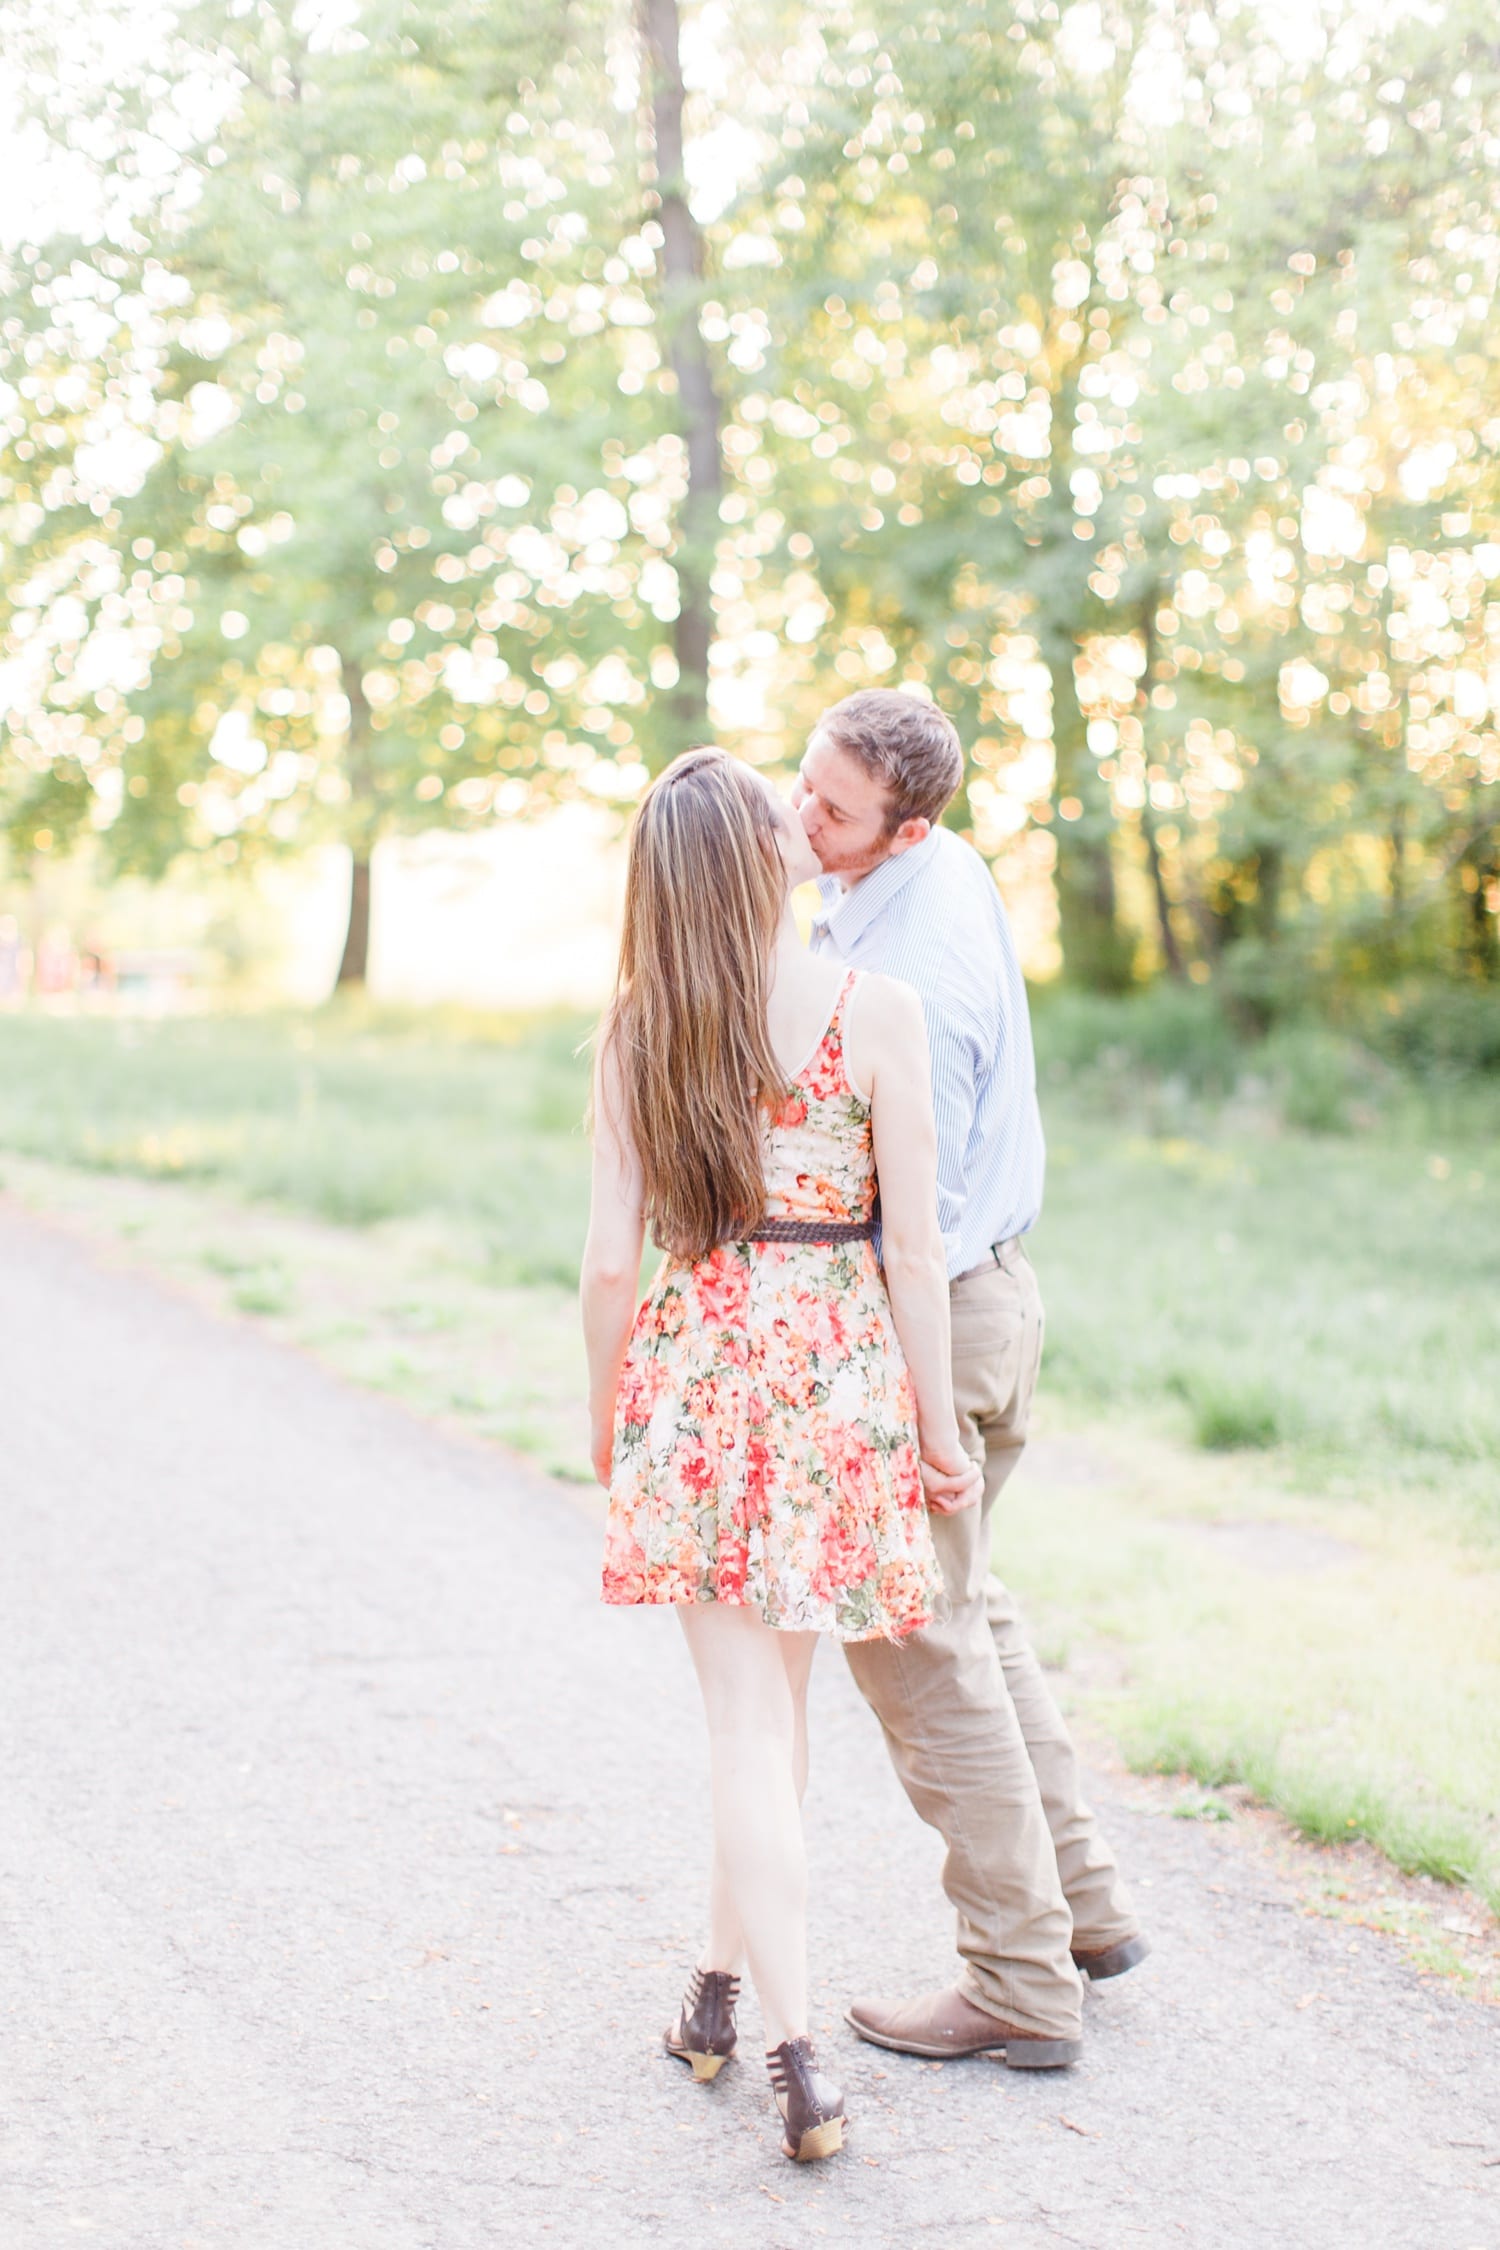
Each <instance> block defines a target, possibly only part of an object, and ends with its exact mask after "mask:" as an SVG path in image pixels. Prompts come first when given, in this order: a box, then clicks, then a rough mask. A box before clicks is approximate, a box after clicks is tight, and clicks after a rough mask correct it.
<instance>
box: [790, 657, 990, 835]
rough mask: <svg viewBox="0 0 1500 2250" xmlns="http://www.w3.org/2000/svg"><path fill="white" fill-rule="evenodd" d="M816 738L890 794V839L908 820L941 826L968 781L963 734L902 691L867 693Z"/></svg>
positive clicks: (835, 714)
mask: <svg viewBox="0 0 1500 2250" xmlns="http://www.w3.org/2000/svg"><path fill="white" fill-rule="evenodd" d="M814 731H815V732H816V733H818V734H821V735H822V736H823V737H824V739H825V740H826V741H827V742H829V743H831V744H832V745H833V747H834V749H836V750H842V751H844V752H845V753H846V754H847V755H848V756H849V757H851V758H857V759H858V761H859V763H860V764H861V765H862V766H863V767H864V769H865V772H866V773H867V774H870V775H872V776H873V778H874V779H875V780H877V781H882V782H884V784H885V786H886V788H887V789H888V790H889V792H890V798H891V802H890V809H889V811H888V813H887V815H886V834H887V835H891V834H893V833H894V832H895V830H896V829H898V828H899V827H900V826H901V823H902V821H903V820H936V819H937V817H938V814H939V813H940V812H941V811H942V809H943V807H944V805H946V804H947V802H948V800H949V798H950V797H951V796H952V795H953V793H954V791H955V790H956V789H957V788H958V785H959V783H960V782H961V781H962V780H963V777H964V753H963V745H962V744H961V742H960V741H959V739H958V729H957V727H956V726H955V725H954V724H953V721H952V720H951V719H950V718H949V717H948V716H947V714H946V713H945V712H942V711H940V710H939V709H938V707H937V705H936V704H935V703H925V702H923V700H922V698H921V697H920V696H916V695H905V694H903V693H902V691H901V690H900V689H899V688H862V689H861V690H860V692H859V693H858V694H857V695H846V696H845V697H844V700H843V702H842V703H835V704H834V706H833V709H832V710H831V711H825V712H824V713H823V716H822V718H821V719H819V721H818V724H817V727H816V729H815V730H814Z"/></svg>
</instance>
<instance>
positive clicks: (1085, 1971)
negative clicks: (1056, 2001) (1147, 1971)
mask: <svg viewBox="0 0 1500 2250" xmlns="http://www.w3.org/2000/svg"><path fill="white" fill-rule="evenodd" d="M1150 1951H1151V1940H1150V1939H1149V1938H1146V1937H1128V1938H1122V1939H1121V1941H1120V1943H1119V1944H1118V1945H1112V1946H1110V1947H1109V1949H1108V1950H1107V1952H1104V1953H1095V1954H1093V1955H1090V1954H1087V1953H1075V1954H1074V1956H1073V1966H1074V1968H1075V1969H1076V1970H1077V1971H1078V1974H1079V1975H1080V1976H1081V1977H1087V1978H1088V1980H1089V1982H1090V1984H1101V1983H1102V1982H1103V1981H1104V1979H1105V1978H1106V1977H1122V1976H1124V1974H1125V1972H1126V1970H1127V1969H1133V1968H1135V1967H1136V1965H1137V1964H1138V1963H1139V1962H1141V1961H1144V1960H1145V1958H1146V1955H1147V1954H1148V1953H1149V1952H1150Z"/></svg>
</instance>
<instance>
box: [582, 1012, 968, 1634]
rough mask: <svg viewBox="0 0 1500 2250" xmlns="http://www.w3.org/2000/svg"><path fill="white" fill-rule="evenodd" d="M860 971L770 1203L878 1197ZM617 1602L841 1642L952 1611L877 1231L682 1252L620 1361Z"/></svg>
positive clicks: (815, 1211)
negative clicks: (861, 1090) (852, 1050)
mask: <svg viewBox="0 0 1500 2250" xmlns="http://www.w3.org/2000/svg"><path fill="white" fill-rule="evenodd" d="M854 981H855V979H854V974H853V972H851V973H850V975H849V976H848V977H847V978H846V979H845V981H844V984H843V987H842V989H841V991H840V993H839V998H838V1002H837V1005H836V1007H835V1009H834V1013H833V1020H832V1022H831V1023H830V1024H829V1026H828V1029H827V1031H826V1032H825V1034H824V1036H823V1039H822V1041H821V1043H820V1045H819V1047H818V1050H817V1052H816V1054H814V1056H813V1057H812V1060H811V1061H810V1062H809V1063H808V1064H807V1065H806V1066H805V1068H804V1069H802V1070H801V1071H799V1072H798V1074H797V1077H796V1079H795V1081H794V1082H793V1085H792V1088H791V1089H790V1092H789V1094H788V1098H787V1100H786V1101H785V1103H784V1104H783V1105H782V1108H781V1110H780V1112H779V1113H778V1115H777V1117H776V1119H775V1122H774V1123H773V1124H772V1125H770V1126H769V1127H768V1129H767V1135H766V1166H765V1177H766V1211H767V1215H768V1216H770V1217H774V1218H785V1219H840V1220H858V1219H864V1218H867V1217H868V1216H869V1214H870V1212H871V1210H872V1209H873V1206H874V1200H875V1164H874V1154H873V1147H872V1138H871V1129H870V1107H869V1104H868V1102H866V1101H864V1100H863V1099H862V1098H861V1096H859V1095H858V1094H856V1093H855V1091H854V1089H853V1087H852V1086H851V1084H850V1083H849V1078H848V1073H847V1071H846V1070H845V1067H844V1047H843V1024H844V1014H845V1010H846V1008H847V1006H848V1001H849V994H850V991H851V990H852V988H853V985H854ZM604 1599H605V1600H606V1601H607V1602H614V1603H622V1604H637V1603H662V1602H715V1601H718V1602H733V1603H737V1604H748V1605H749V1606H751V1607H754V1608H756V1609H758V1610H759V1611H760V1614H761V1615H762V1616H763V1617H764V1618H766V1620H767V1621H768V1623H770V1624H772V1625H776V1626H781V1627H783V1628H785V1629H787V1630H789V1631H796V1632H806V1631H822V1632H829V1633H832V1634H834V1635H835V1636H836V1637H837V1638H839V1639H841V1640H871V1639H875V1638H877V1637H879V1636H882V1635H883V1636H885V1637H886V1638H888V1639H893V1640H894V1639H899V1638H901V1636H902V1635H904V1634H906V1633H910V1632H914V1631H916V1630H917V1629H918V1628H919V1627H920V1626H923V1625H926V1624H929V1623H930V1622H931V1620H932V1618H933V1616H934V1615H935V1614H936V1613H937V1611H938V1609H939V1607H940V1605H941V1603H942V1599H943V1595H942V1577H941V1573H940V1571H939V1568H938V1563H937V1558H936V1556H935V1554H934V1552H933V1546H932V1535H931V1531H930V1529H929V1526H928V1522H927V1511H926V1506H925V1503H924V1500H923V1496H922V1480H921V1474H920V1470H919V1467H918V1458H917V1430H916V1403H915V1399H914V1397H913V1394H912V1387H911V1378H910V1376H909V1374H908V1373H907V1369H906V1361H905V1358H904V1356H903V1354H902V1351H901V1345H900V1341H899V1339H898V1338H897V1335H896V1331H895V1326H894V1323H893V1321H892V1319H891V1309H890V1300H889V1298H888V1297H887V1295H886V1290H885V1283H884V1280H883V1278H882V1276H881V1272H880V1268H879V1267H878V1265H877V1264H876V1262H875V1255H874V1251H873V1250H872V1248H871V1246H870V1244H869V1243H868V1242H850V1243H841V1244H838V1245H828V1244H818V1243H800V1242H764V1243H747V1242H739V1243H726V1244H724V1245H722V1246H721V1247H720V1248H719V1249H717V1250H715V1251H713V1252H712V1253H711V1255H710V1256H708V1257H706V1258H700V1259H698V1260H697V1261H696V1262H695V1263H694V1264H691V1265H688V1264H685V1263H682V1262H681V1261H678V1260H674V1259H672V1258H667V1259H665V1260H664V1261H663V1263H662V1265H661V1267H660V1269H659V1270H658V1272H657V1275H656V1277H655V1280H654V1281H653V1283H652V1285H651V1288H650V1290H649V1291H648V1293H647V1295H646V1298H645V1301H644V1303H643V1304H642V1305H641V1308H640V1310H639V1312H638V1314H637V1316H636V1322H635V1327H634V1330H633V1332H632V1335H631V1340H630V1348H629V1351H628V1352H627V1354H626V1360H625V1368H624V1372H623V1373H622V1375H621V1378H620V1388H619V1394H618V1399H617V1404H616V1414H615V1451H614V1470H613V1475H612V1477H611V1481H610V1502H609V1519H608V1524H607V1527H606V1532H605V1552H604Z"/></svg>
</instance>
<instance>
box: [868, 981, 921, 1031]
mask: <svg viewBox="0 0 1500 2250" xmlns="http://www.w3.org/2000/svg"><path fill="white" fill-rule="evenodd" d="M860 984H861V987H862V990H861V995H860V1005H861V1009H862V1012H863V1014H864V1017H865V1021H866V1022H867V1023H871V1024H873V1025H874V1026H875V1027H876V1028H877V1029H884V1030H887V1031H890V1032H892V1033H894V1034H896V1035H897V1036H898V1037H899V1036H900V1035H902V1034H903V1033H906V1034H910V1033H912V1032H914V1031H915V1030H917V1029H918V1028H920V1026H921V1022H922V1003H921V1001H920V1000H919V999H918V997H917V994H916V991H915V989H914V987H913V986H911V985H909V984H906V983H904V982H903V981H902V979H901V978H900V977H888V976H886V975H885V973H884V972H883V971H882V970H880V969H865V970H863V971H862V972H861V975H860Z"/></svg>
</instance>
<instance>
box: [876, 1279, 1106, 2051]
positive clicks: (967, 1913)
mask: <svg viewBox="0 0 1500 2250" xmlns="http://www.w3.org/2000/svg"><path fill="white" fill-rule="evenodd" d="M951 1306H952V1320H953V1394H954V1402H955V1404H956V1405H957V1408H958V1416H959V1426H960V1429H961V1430H962V1432H963V1437H964V1443H965V1446H966V1447H967V1449H968V1451H969V1452H970V1453H972V1454H973V1456H974V1458H975V1460H977V1461H980V1462H982V1464H983V1467H984V1500H983V1503H982V1505H981V1506H980V1507H977V1508H967V1509H965V1510H964V1511H963V1512H962V1514H960V1515H956V1516H943V1515H934V1516H933V1518H932V1533H933V1539H934V1542H935V1544H936V1547H937V1551H938V1558H939V1560H940V1562H941V1563H942V1566H943V1576H944V1579H945V1580H946V1582H947V1587H948V1596H949V1600H950V1602H951V1604H952V1612H951V1615H950V1616H949V1617H948V1618H946V1619H945V1620H943V1621H942V1622H940V1623H938V1624H935V1625H930V1626H929V1627H928V1628H927V1630H926V1631H925V1632H922V1633H915V1634H913V1635H912V1636H911V1638H910V1639H909V1640H906V1641H901V1642H891V1641H856V1642H853V1643H851V1644H850V1645H849V1646H848V1647H847V1648H846V1650H845V1654H846V1655H847V1657H848V1659H849V1667H850V1670H851V1671H852V1672H853V1674H854V1677H855V1680H856V1682H857V1683H858V1686H859V1689H860V1692H861V1693H862V1694H863V1696H864V1698H865V1700H866V1702H867V1703H868V1704H869V1705H870V1706H871V1708H872V1709H873V1711H874V1712H875V1714H876V1716H877V1717H878V1719H879V1720H880V1723H881V1726H882V1727H883V1728H884V1730H885V1739H886V1746H887V1748H888V1749H889V1751H890V1754H891V1760H892V1763H893V1764H894V1766H895V1768H896V1772H897V1774H898V1775H899V1776H900V1779H901V1783H902V1786H903V1788H904V1789H905V1790H906V1793H907V1795H908V1797H910V1799H911V1801H912V1804H913V1806H914V1807H915V1809H916V1810H917V1812H918V1813H920V1815H921V1817H922V1818H923V1820H925V1821H926V1822H927V1823H928V1825H929V1826H930V1827H933V1828H936V1829H937V1830H938V1832H939V1834H940V1835H941V1836H942V1838H943V1840H944V1842H945V1843H946V1844H947V1847H948V1856H947V1859H946V1861H945V1863H944V1867H943V1886H944V1888H945V1890H946V1891H947V1893H948V1896H949V1898H950V1899H951V1900H952V1902H953V1904H954V1907H955V1908H956V1909H957V1913H958V1950H959V1952H960V1953H961V1954H962V1956H963V1960H964V1974H963V1977H962V1980H961V1982H962V1986H963V1989H964V1990H965V1992H966V1993H967V1994H968V1996H969V1997H970V1999H972V2000H974V2001H976V2002H977V2003H978V2004H979V2005H980V2006H981V2007H985V2008H988V2009H989V2010H990V2011H991V2013H992V2014H995V2015H999V2016H1003V2017H1004V2018H1005V2020H1006V2022H1007V2023H1011V2024H1014V2025H1015V2027H1016V2029H1017V2030H1019V2031H1033V2032H1038V2033H1041V2034H1044V2035H1046V2036H1048V2037H1051V2038H1076V2037H1077V2035H1078V2030H1079V2019H1080V1998H1081V1988H1080V1984H1079V1979H1078V1974H1077V1971H1076V1970H1075V1969H1074V1967H1073V1963H1072V1959H1071V1957H1070V1953H1069V1948H1070V1946H1071V1945H1073V1944H1076V1945H1077V1946H1078V1947H1079V1949H1080V1950H1081V1951H1090V1952H1091V1951H1094V1950H1096V1949H1100V1948H1103V1947H1105V1946H1108V1945H1115V1944H1117V1943H1118V1942H1119V1941H1120V1939H1122V1938H1124V1937H1128V1936H1130V1935H1131V1934H1132V1933H1133V1931H1134V1930H1135V1927H1136V1923H1135V1918H1134V1915H1133V1914H1132V1912H1131V1909H1130V1902H1129V1900H1128V1898H1127V1897H1126V1894H1125V1891H1124V1888H1123V1886H1122V1885H1121V1883H1120V1879H1119V1875H1118V1873H1117V1871H1116V1868H1115V1863H1114V1860H1113V1858H1112V1857H1111V1855H1110V1852H1109V1849H1108V1846H1107V1845H1106V1844H1105V1843H1104V1840H1103V1838H1102V1837H1101V1836H1100V1834H1099V1831H1098V1829H1097V1827H1096V1826H1095V1824H1094V1816H1093V1814H1092V1813H1091V1812H1090V1811H1089V1808H1088V1806H1087V1805H1086V1804H1085V1803H1084V1802H1083V1799H1082V1797H1081V1796H1080V1795H1079V1782H1078V1761H1077V1757H1076V1754H1075V1752H1074V1749H1073V1745H1072V1742H1071V1740H1070V1739H1069V1735H1068V1730H1067V1727H1066V1726H1065V1724H1064V1723H1063V1718H1062V1714H1061V1713H1060V1712H1059V1710H1058V1708H1057V1705H1056V1704H1055V1703H1054V1701H1053V1699H1052V1695H1051V1691H1050V1690H1049V1688H1048V1686H1047V1683H1046V1680H1045V1678H1044V1677H1043V1674H1042V1669H1041V1666H1040V1665H1039V1664H1038V1662H1037V1660H1036V1658H1035V1656H1034V1655H1033V1654H1032V1652H1031V1649H1030V1647H1029V1645H1028V1643H1027V1640H1026V1634H1025V1630H1024V1627H1023V1625H1022V1622H1021V1616H1020V1612H1019V1610H1018V1609H1017V1606H1016V1603H1015V1600H1014V1598H1013V1597H1012V1596H1011V1595H1010V1594H1009V1593H1008V1592H1007V1591H1006V1589H1005V1587H1004V1586H1002V1585H1001V1583H1000V1581H999V1579H997V1578H996V1577H994V1576H993V1574H992V1573H991V1571H990V1568H989V1554H990V1534H991V1528H992V1526H991V1516H992V1512H993V1509H994V1505H995V1501H996V1498H997V1496H998V1494H999V1492H1000V1489H1001V1487H1002V1486H1003V1485H1004V1483H1005V1480H1006V1478H1007V1477H1008V1476H1009V1475H1010V1473H1011V1470H1012V1469H1013V1468H1014V1467H1015V1465H1016V1463H1017V1461H1018V1460H1019V1459H1020V1457H1021V1452H1022V1449H1023V1447H1024V1445H1025V1443H1026V1429H1027V1423H1028V1420H1029V1417H1030V1413H1031V1401H1032V1397H1033V1395H1034V1393H1035V1390H1036V1380H1037V1370H1038V1368H1039V1366H1040V1363H1041V1355H1042V1301H1041V1292H1040V1291H1039V1289H1038V1288H1037V1281H1036V1275H1035V1273H1034V1272H1033V1271H1032V1267H1031V1263H1030V1261H1029V1259H1028V1258H1027V1257H1026V1255H1025V1253H1024V1252H1023V1251H1022V1250H1021V1249H1019V1248H1015V1249H1012V1250H1010V1251H1008V1252H1007V1253H1006V1260H1005V1264H1004V1266H998V1265H997V1266H995V1267H994V1268H992V1269H991V1268H986V1269H985V1270H984V1271H983V1272H982V1273H979V1274H975V1275H971V1276H970V1277H969V1278H967V1279H966V1280H963V1281H956V1282H954V1283H953V1284H952V1289H951Z"/></svg>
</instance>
